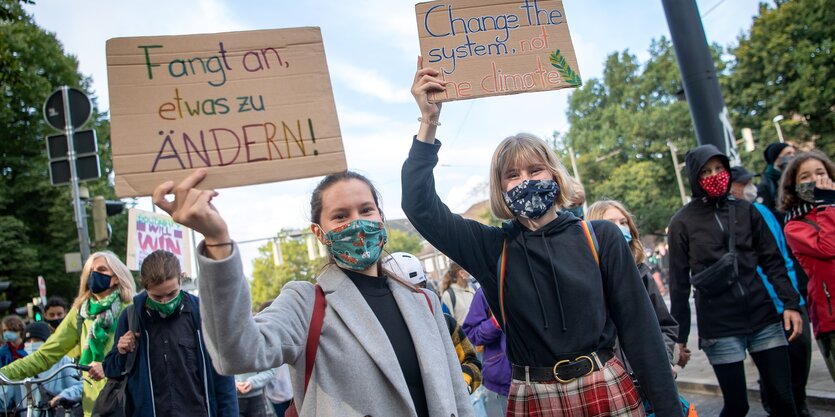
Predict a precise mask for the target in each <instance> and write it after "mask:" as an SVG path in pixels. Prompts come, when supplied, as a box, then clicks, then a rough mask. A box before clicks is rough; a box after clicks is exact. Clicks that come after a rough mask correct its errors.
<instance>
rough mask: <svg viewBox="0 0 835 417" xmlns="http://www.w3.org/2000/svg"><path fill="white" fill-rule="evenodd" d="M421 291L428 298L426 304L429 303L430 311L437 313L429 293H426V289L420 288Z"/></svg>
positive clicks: (433, 313)
mask: <svg viewBox="0 0 835 417" xmlns="http://www.w3.org/2000/svg"><path fill="white" fill-rule="evenodd" d="M420 293H421V294H423V297H424V298H426V304H427V305H429V311H431V312H432V315H433V316H434V315H435V309H434V308H432V300H430V299H429V295H428V294H426V291H424V290H420Z"/></svg>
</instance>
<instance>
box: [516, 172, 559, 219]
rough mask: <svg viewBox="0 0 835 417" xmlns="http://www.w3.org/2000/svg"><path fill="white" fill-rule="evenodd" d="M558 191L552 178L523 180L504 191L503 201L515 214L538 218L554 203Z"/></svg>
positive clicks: (557, 185)
mask: <svg viewBox="0 0 835 417" xmlns="http://www.w3.org/2000/svg"><path fill="white" fill-rule="evenodd" d="M559 193H560V186H559V184H557V182H556V181H554V180H524V181H522V182H520V183H519V185H517V186H515V187H513V188H511V189H510V191H508V192H506V193H504V202H505V203H507V207H509V208H510V211H512V212H513V213H514V214H515V215H517V216H521V217H524V218H527V219H538V218H540V217H542V216H543V215H544V214H545V213H547V212H548V210H549V209H550V208H551V207H552V206H553V205H554V200H556V198H557V195H558V194H559Z"/></svg>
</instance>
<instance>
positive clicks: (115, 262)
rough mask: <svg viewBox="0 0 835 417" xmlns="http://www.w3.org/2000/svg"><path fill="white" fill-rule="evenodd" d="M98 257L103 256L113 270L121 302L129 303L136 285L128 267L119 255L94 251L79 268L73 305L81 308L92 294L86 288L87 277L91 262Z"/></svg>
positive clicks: (134, 293) (134, 292)
mask: <svg viewBox="0 0 835 417" xmlns="http://www.w3.org/2000/svg"><path fill="white" fill-rule="evenodd" d="M99 258H104V262H106V263H107V266H109V267H110V270H111V271H113V275H114V276H115V277H116V278H117V279H118V280H119V283H118V284H117V285H118V287H119V298H121V299H122V303H124V304H127V303H130V302H131V300H133V296H134V295H136V285H135V284H134V283H133V275H131V273H130V270H129V269H128V267H127V266H125V264H124V263H122V261H120V260H119V257H118V256H116V254H115V253H113V252H110V251H102V252H96V253H94V254H92V255H90V257H89V258H87V262H85V263H84V268H83V269H82V270H81V283H80V286H79V287H78V296H77V297H75V301H74V302H73V303H72V306H73V307H76V308H81V305H82V304H84V302H86V301H87V300H89V299H90V297H91V296H92V292H91V291H90V289H89V288H87V279H88V278H89V277H90V271H92V269H93V262H95V261H96V259H99Z"/></svg>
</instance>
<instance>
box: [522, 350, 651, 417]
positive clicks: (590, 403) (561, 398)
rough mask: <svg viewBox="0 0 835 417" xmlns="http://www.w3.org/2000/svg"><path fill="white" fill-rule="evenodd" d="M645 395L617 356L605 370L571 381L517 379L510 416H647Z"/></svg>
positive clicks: (610, 360)
mask: <svg viewBox="0 0 835 417" xmlns="http://www.w3.org/2000/svg"><path fill="white" fill-rule="evenodd" d="M644 415H645V414H644V406H643V404H642V403H641V396H640V394H639V393H638V389H637V388H635V384H633V383H632V378H631V377H630V376H629V374H628V373H626V369H624V366H623V364H622V363H621V361H620V360H618V358H617V357H613V358H612V359H609V361H608V362H606V366H604V367H603V369H601V370H599V371H596V372H593V373H592V374H590V375H588V376H584V377H580V378H577V379H575V380H574V381H571V382H569V383H567V384H562V383H559V382H557V381H553V382H531V383H526V382H525V381H522V380H518V379H514V380H513V381H512V382H511V385H510V394H509V395H508V403H507V417H521V416H525V417H528V416H530V417H551V416H562V417H598V416H600V417H603V416H624V417H644Z"/></svg>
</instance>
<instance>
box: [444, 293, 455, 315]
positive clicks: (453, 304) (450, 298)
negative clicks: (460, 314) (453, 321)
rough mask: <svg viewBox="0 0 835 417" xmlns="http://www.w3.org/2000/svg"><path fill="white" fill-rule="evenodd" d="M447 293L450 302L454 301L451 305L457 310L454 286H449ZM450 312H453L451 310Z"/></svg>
mask: <svg viewBox="0 0 835 417" xmlns="http://www.w3.org/2000/svg"><path fill="white" fill-rule="evenodd" d="M446 293H447V294H449V302H450V303H452V305H451V306H450V307H452V309H453V310H455V291H453V290H452V288H450V287H447V289H446ZM450 314H452V312H451V311H450Z"/></svg>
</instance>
